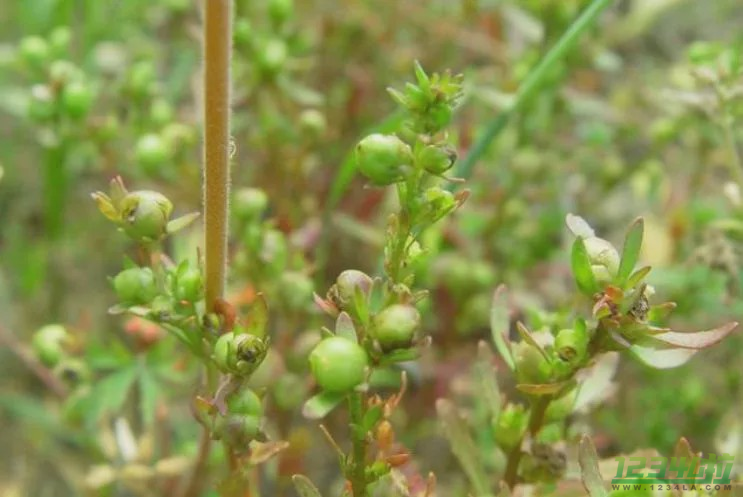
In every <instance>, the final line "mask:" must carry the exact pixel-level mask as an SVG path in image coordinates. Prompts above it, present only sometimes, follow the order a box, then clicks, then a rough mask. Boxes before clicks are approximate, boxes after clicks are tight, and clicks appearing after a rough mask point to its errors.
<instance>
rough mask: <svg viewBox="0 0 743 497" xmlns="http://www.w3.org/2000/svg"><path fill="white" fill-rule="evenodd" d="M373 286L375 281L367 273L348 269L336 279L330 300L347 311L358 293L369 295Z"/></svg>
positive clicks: (330, 292)
mask: <svg viewBox="0 0 743 497" xmlns="http://www.w3.org/2000/svg"><path fill="white" fill-rule="evenodd" d="M373 284H374V280H372V279H371V277H370V276H369V275H367V274H366V273H364V272H362V271H357V270H356V269H346V270H345V271H343V272H342V273H341V274H339V275H338V278H336V280H335V285H333V286H332V287H331V288H330V290H329V291H328V298H329V299H330V300H331V301H332V302H333V303H334V304H335V305H336V306H338V307H339V308H340V309H345V308H347V307H348V306H350V305H352V304H353V302H354V299H355V295H356V292H357V291H359V292H361V294H362V295H368V294H369V292H370V291H371V288H372V285H373Z"/></svg>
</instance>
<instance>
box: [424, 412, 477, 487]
mask: <svg viewBox="0 0 743 497" xmlns="http://www.w3.org/2000/svg"><path fill="white" fill-rule="evenodd" d="M436 412H437V413H438V415H439V419H440V420H441V422H442V424H443V425H444V433H445V434H446V438H448V439H449V443H450V444H451V450H452V452H453V453H454V455H455V456H456V457H457V459H458V460H459V464H460V465H461V466H462V469H463V470H464V472H465V474H466V475H467V477H468V478H469V480H470V483H471V485H472V488H473V489H474V491H475V495H489V494H490V482H489V478H488V476H487V474H486V473H485V468H483V466H482V464H481V461H482V455H481V454H480V452H479V451H478V450H477V447H476V446H475V442H474V440H472V436H471V435H470V432H469V429H468V427H467V425H466V424H465V422H464V420H463V419H462V418H461V416H460V415H459V413H458V412H457V409H456V407H455V406H454V404H452V403H451V402H450V401H448V400H446V399H439V400H437V401H436Z"/></svg>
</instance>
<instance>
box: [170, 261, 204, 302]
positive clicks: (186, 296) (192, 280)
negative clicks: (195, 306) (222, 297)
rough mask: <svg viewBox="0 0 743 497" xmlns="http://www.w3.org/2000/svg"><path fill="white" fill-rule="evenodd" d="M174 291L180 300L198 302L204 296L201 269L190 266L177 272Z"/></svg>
mask: <svg viewBox="0 0 743 497" xmlns="http://www.w3.org/2000/svg"><path fill="white" fill-rule="evenodd" d="M173 293H174V294H175V298H176V299H177V300H179V301H184V300H185V301H187V302H198V301H199V300H201V299H202V298H203V297H204V278H203V277H202V275H201V271H200V270H198V269H196V268H188V269H186V270H185V271H182V272H180V273H179V274H177V275H176V278H175V284H174V288H173Z"/></svg>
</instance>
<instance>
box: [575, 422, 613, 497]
mask: <svg viewBox="0 0 743 497" xmlns="http://www.w3.org/2000/svg"><path fill="white" fill-rule="evenodd" d="M578 462H579V463H580V469H581V479H582V480H583V486H584V487H586V491H587V492H588V495H590V496H591V497H607V496H608V495H609V493H608V492H607V491H606V487H604V480H603V478H602V477H601V472H600V471H599V457H598V454H596V447H595V446H594V445H593V441H592V440H591V438H590V437H588V436H585V435H584V436H583V438H581V440H580V447H579V449H578Z"/></svg>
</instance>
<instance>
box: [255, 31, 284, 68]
mask: <svg viewBox="0 0 743 497" xmlns="http://www.w3.org/2000/svg"><path fill="white" fill-rule="evenodd" d="M288 58H289V49H288V48H287V46H286V42H284V40H282V39H281V38H271V39H269V40H267V41H266V42H265V44H264V45H263V47H262V49H261V50H259V51H258V52H257V53H256V63H257V64H258V67H259V68H260V70H261V72H262V73H263V74H264V75H265V76H267V77H268V78H273V77H274V76H276V74H278V73H279V72H280V71H281V69H282V68H283V67H284V65H285V64H286V60H287V59H288Z"/></svg>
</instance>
